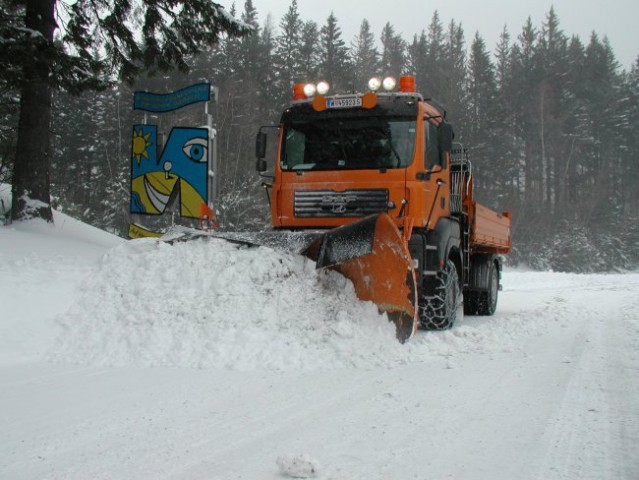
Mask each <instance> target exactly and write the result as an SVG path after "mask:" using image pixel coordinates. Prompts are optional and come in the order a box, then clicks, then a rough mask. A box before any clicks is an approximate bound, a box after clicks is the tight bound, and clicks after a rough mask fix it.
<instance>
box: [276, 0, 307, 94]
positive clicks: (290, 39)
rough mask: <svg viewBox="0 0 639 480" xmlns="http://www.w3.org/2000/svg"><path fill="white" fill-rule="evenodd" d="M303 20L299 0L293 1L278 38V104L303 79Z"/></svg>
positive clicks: (281, 23)
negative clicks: (301, 55) (298, 5)
mask: <svg viewBox="0 0 639 480" xmlns="http://www.w3.org/2000/svg"><path fill="white" fill-rule="evenodd" d="M302 26H303V23H302V20H301V18H300V14H299V11H298V9H297V0H293V1H292V2H291V5H290V7H289V8H288V11H287V12H286V14H285V15H284V16H283V17H282V20H281V21H280V34H279V35H278V36H277V39H276V47H275V57H274V59H275V64H274V69H275V72H276V76H277V78H276V80H277V88H278V100H279V101H278V104H280V105H282V106H283V105H284V104H285V103H286V101H287V100H288V98H290V94H291V93H290V92H291V89H292V87H293V84H294V83H296V82H298V81H303V79H302V78H301V70H302V69H301V63H302V61H301V58H300V52H301V50H302V41H301V39H302Z"/></svg>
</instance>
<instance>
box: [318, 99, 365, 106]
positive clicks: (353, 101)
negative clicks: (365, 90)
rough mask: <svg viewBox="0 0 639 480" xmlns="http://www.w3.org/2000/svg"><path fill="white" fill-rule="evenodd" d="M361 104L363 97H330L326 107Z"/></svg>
mask: <svg viewBox="0 0 639 480" xmlns="http://www.w3.org/2000/svg"><path fill="white" fill-rule="evenodd" d="M361 106H362V97H340V98H328V99H327V100H326V108H351V107H361Z"/></svg>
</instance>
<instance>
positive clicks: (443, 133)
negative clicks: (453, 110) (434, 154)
mask: <svg viewBox="0 0 639 480" xmlns="http://www.w3.org/2000/svg"><path fill="white" fill-rule="evenodd" d="M437 134H438V136H439V139H438V140H439V151H440V153H442V154H443V153H444V152H450V151H451V150H452V148H453V138H455V133H454V132H453V126H452V125H451V124H450V123H442V124H441V125H439V128H438V129H437Z"/></svg>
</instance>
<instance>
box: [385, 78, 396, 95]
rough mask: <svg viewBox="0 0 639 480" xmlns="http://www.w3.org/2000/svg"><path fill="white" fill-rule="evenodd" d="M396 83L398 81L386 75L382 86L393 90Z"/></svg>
mask: <svg viewBox="0 0 639 480" xmlns="http://www.w3.org/2000/svg"><path fill="white" fill-rule="evenodd" d="M395 85H397V81H396V80H395V78H393V77H386V78H385V79H384V81H383V82H382V86H383V87H384V90H386V91H387V92H390V91H391V90H393V89H394V88H395Z"/></svg>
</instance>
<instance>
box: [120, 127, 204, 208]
mask: <svg viewBox="0 0 639 480" xmlns="http://www.w3.org/2000/svg"><path fill="white" fill-rule="evenodd" d="M157 144H158V142H157V126H155V125H134V126H133V146H132V148H131V213H133V214H145V215H161V214H162V213H164V211H165V209H166V206H167V204H168V203H169V200H171V198H172V196H173V195H177V194H178V193H179V197H180V215H181V216H183V217H188V218H200V210H201V206H202V205H207V203H208V200H209V198H208V191H209V190H208V178H209V176H208V158H209V157H208V145H209V135H208V130H207V129H205V128H184V127H175V128H173V129H172V130H171V133H170V135H169V137H168V139H167V141H166V145H165V146H164V149H163V150H162V152H158V148H157ZM158 153H159V156H158Z"/></svg>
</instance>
